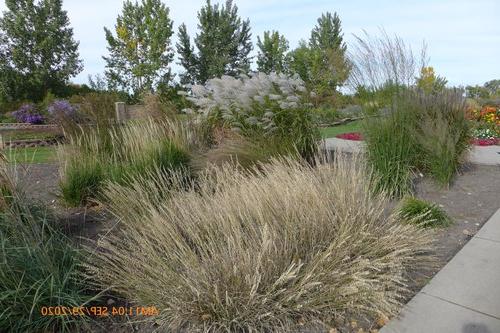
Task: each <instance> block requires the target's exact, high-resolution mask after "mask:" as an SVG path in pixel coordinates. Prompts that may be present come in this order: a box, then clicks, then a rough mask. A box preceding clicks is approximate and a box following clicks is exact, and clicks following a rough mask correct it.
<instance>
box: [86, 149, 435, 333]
mask: <svg viewBox="0 0 500 333" xmlns="http://www.w3.org/2000/svg"><path fill="white" fill-rule="evenodd" d="M162 177H163V176H162V175H159V176H157V177H152V178H143V177H137V178H136V179H135V180H134V181H133V182H132V184H131V186H126V187H125V186H121V185H119V184H109V185H108V186H107V188H106V190H105V191H104V194H105V198H106V200H107V202H108V203H109V204H110V207H111V210H112V211H113V212H114V214H116V216H117V217H118V218H119V219H120V221H121V223H120V224H119V225H118V228H117V229H116V230H115V232H114V233H112V234H110V235H108V236H106V237H105V238H103V239H101V240H100V242H99V246H100V247H101V249H102V251H99V253H95V255H92V254H93V252H92V254H91V255H90V256H89V257H88V261H87V265H88V268H89V272H90V274H91V276H92V277H93V278H94V279H96V280H97V281H98V282H99V284H100V285H101V286H113V289H114V290H115V291H116V292H118V293H120V294H121V295H123V296H125V297H126V298H127V299H129V300H131V301H133V302H136V303H137V304H154V305H156V306H157V307H158V308H159V309H160V315H159V316H158V317H156V318H154V320H155V322H156V323H158V324H160V325H161V327H160V329H162V330H169V331H170V330H172V331H177V330H178V329H181V328H182V329H184V330H186V331H195V330H197V331H198V330H199V331H203V332H240V331H241V332H267V331H286V330H289V329H290V330H291V329H293V328H296V326H297V325H298V324H299V323H302V324H306V325H308V324H314V323H317V322H318V321H319V322H323V323H330V322H331V320H334V319H337V318H341V317H344V316H348V315H350V314H353V313H355V314H357V315H360V316H367V315H371V314H378V313H380V312H382V313H385V314H392V313H394V312H395V311H397V309H399V307H400V305H401V302H402V300H403V298H402V296H403V295H404V294H405V292H406V287H405V286H406V284H407V282H408V278H409V274H408V272H409V270H410V269H415V268H416V267H419V266H420V265H427V264H429V263H430V262H431V257H430V256H429V250H430V249H431V238H430V234H429V233H428V232H427V231H425V230H423V229H419V228H417V227H415V226H413V225H409V224H402V223H400V220H399V218H398V217H397V216H396V215H387V212H388V211H387V210H386V204H387V202H388V198H387V197H386V196H385V195H383V194H380V193H379V194H372V193H373V192H372V191H371V187H372V185H371V181H370V179H369V177H367V176H366V168H365V166H364V165H362V164H361V163H360V162H359V161H357V160H356V161H353V160H352V158H351V159H345V158H343V157H342V156H340V157H338V159H336V160H335V161H334V162H333V163H331V164H330V163H321V162H319V161H318V162H317V163H316V166H315V167H312V166H311V165H310V164H308V163H305V162H302V161H297V160H293V159H290V158H288V159H278V160H276V159H275V160H273V161H271V162H270V163H266V164H261V165H259V167H255V168H254V169H252V170H247V171H244V170H242V169H238V168H235V167H234V166H231V164H226V166H224V167H222V168H215V169H212V170H210V171H208V172H207V173H206V174H204V175H200V176H199V179H198V180H199V182H198V184H197V185H196V187H195V188H194V186H193V189H191V190H186V189H185V188H182V189H173V188H172V187H171V186H170V185H164V186H165V187H168V188H165V189H164V191H161V190H159V189H158V185H159V184H166V183H167V181H164V180H162ZM165 191H170V192H169V197H168V199H166V198H165V197H164V196H163V195H162V193H165Z"/></svg>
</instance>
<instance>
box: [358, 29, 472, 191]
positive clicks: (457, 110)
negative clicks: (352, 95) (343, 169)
mask: <svg viewBox="0 0 500 333" xmlns="http://www.w3.org/2000/svg"><path fill="white" fill-rule="evenodd" d="M351 60H352V61H353V71H352V77H351V79H350V83H351V86H352V87H353V88H355V89H357V91H358V92H364V93H363V94H362V95H364V97H363V98H367V99H368V100H369V102H368V103H366V104H365V112H366V113H367V114H374V113H375V114H376V115H378V116H379V117H380V119H378V120H373V119H367V120H366V121H365V126H364V127H365V137H366V143H367V151H368V160H369V162H370V166H371V167H372V168H373V169H374V170H375V172H376V174H377V179H378V183H377V185H376V186H377V188H379V189H382V190H384V191H387V192H389V193H390V194H392V195H395V196H401V195H404V194H406V193H409V192H411V187H412V178H413V175H412V173H413V172H414V171H419V172H422V173H428V174H430V175H431V176H432V177H433V178H434V179H436V180H437V181H438V182H439V183H441V184H443V185H446V184H449V183H450V181H451V180H452V178H453V176H454V175H455V174H456V172H457V170H458V169H459V166H460V164H461V162H462V161H463V157H464V155H465V152H466V151H467V148H468V147H469V141H470V134H469V132H470V129H469V124H468V121H467V117H466V105H465V99H464V98H463V96H462V94H461V92H460V91H457V90H452V89H441V90H440V91H433V92H432V93H426V92H424V91H422V90H419V89H417V79H418V73H419V70H420V69H422V68H425V66H426V63H427V58H426V49H425V45H424V47H422V51H421V56H420V59H418V58H417V57H416V56H415V55H414V53H413V50H412V49H411V47H409V46H408V45H406V44H405V42H404V41H403V40H402V39H401V38H399V37H397V36H394V37H391V36H389V35H388V34H387V33H385V31H382V35H381V36H380V37H372V36H370V35H368V34H365V36H364V37H363V38H361V37H357V47H356V52H355V53H353V54H352V59H351Z"/></svg>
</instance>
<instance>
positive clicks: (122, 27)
mask: <svg viewBox="0 0 500 333" xmlns="http://www.w3.org/2000/svg"><path fill="white" fill-rule="evenodd" d="M169 12H170V10H169V8H168V7H166V6H165V5H164V4H163V3H162V2H161V1H160V0H142V1H141V2H140V3H138V2H137V1H136V2H135V3H132V2H131V1H129V0H127V1H125V2H124V4H123V9H122V13H121V15H119V16H118V18H117V19H116V25H115V33H116V36H115V35H113V33H112V32H111V31H110V30H109V29H107V28H104V31H105V33H106V40H107V42H108V47H107V48H108V51H109V56H107V57H103V58H104V60H105V61H106V72H105V75H106V78H107V80H108V82H109V84H110V86H111V87H112V88H115V89H117V88H119V89H122V90H125V91H127V92H130V91H131V92H132V93H133V94H134V95H135V96H137V95H138V94H140V93H142V92H145V91H153V90H154V89H155V87H156V86H157V85H158V84H159V83H162V84H165V83H168V82H169V81H170V80H171V79H172V74H171V69H170V68H169V65H170V63H171V62H172V60H173V57H174V54H173V50H172V49H171V47H170V42H171V37H172V34H173V30H172V24H173V22H172V20H171V19H170V17H169Z"/></svg>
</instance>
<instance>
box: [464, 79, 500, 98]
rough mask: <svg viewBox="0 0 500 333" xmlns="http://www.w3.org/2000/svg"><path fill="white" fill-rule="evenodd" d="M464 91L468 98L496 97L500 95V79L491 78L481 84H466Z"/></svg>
mask: <svg viewBox="0 0 500 333" xmlns="http://www.w3.org/2000/svg"><path fill="white" fill-rule="evenodd" d="M465 91H466V94H467V97H469V98H481V99H488V98H498V97H500V80H491V81H488V82H486V83H485V84H484V85H482V86H478V85H475V86H467V87H466V89H465Z"/></svg>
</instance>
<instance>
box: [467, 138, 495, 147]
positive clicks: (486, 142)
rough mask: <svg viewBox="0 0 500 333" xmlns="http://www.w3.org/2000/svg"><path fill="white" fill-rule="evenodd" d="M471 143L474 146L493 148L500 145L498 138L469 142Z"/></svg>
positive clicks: (478, 139) (477, 139) (476, 139)
mask: <svg viewBox="0 0 500 333" xmlns="http://www.w3.org/2000/svg"><path fill="white" fill-rule="evenodd" d="M471 143H472V144H473V145H475V146H494V145H498V144H500V138H494V139H480V138H475V139H472V140H471Z"/></svg>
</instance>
